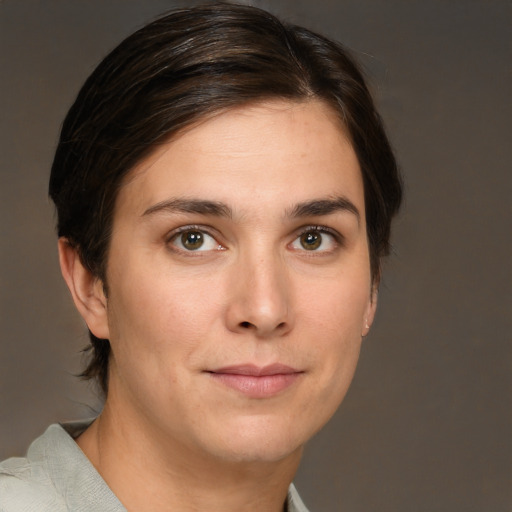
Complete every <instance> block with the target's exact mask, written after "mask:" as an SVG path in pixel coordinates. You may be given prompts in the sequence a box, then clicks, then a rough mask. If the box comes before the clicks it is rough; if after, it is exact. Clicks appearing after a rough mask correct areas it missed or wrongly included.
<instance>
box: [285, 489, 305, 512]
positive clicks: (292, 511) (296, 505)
mask: <svg viewBox="0 0 512 512" xmlns="http://www.w3.org/2000/svg"><path fill="white" fill-rule="evenodd" d="M287 510H288V512H309V511H308V509H307V508H306V505H304V502H303V501H302V500H301V498H300V496H299V493H298V492H297V489H296V488H295V486H294V485H293V484H290V487H289V488H288V502H287Z"/></svg>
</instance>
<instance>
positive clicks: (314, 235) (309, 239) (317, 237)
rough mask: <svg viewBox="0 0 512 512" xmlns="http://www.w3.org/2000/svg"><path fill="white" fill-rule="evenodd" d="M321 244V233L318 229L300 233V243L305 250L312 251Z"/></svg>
mask: <svg viewBox="0 0 512 512" xmlns="http://www.w3.org/2000/svg"><path fill="white" fill-rule="evenodd" d="M321 244H322V234H321V233H319V232H318V231H306V232H305V233H302V235H300V245H302V247H303V248H304V249H306V251H314V250H316V249H318V248H319V247H320V245H321Z"/></svg>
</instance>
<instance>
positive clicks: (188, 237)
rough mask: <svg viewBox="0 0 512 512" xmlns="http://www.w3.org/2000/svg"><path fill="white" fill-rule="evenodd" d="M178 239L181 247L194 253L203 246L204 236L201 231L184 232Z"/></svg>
mask: <svg viewBox="0 0 512 512" xmlns="http://www.w3.org/2000/svg"><path fill="white" fill-rule="evenodd" d="M180 238H181V244H182V245H183V247H184V248H185V249H188V250H189V251H196V250H197V249H200V248H201V247H202V245H203V244H204V235H203V233H201V231H185V232H184V233H182V234H181V237H180Z"/></svg>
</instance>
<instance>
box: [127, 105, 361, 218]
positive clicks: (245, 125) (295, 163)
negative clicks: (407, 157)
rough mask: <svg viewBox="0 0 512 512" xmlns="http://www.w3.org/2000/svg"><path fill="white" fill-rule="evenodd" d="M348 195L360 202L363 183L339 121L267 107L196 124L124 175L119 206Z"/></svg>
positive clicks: (323, 111) (321, 111)
mask: <svg viewBox="0 0 512 512" xmlns="http://www.w3.org/2000/svg"><path fill="white" fill-rule="evenodd" d="M338 188H339V189H340V190H335V189H338ZM329 191H331V192H330V193H329ZM292 192H293V194H292ZM283 194H284V195H283ZM347 194H348V195H351V196H353V199H356V198H357V199H358V200H362V196H363V194H362V179H361V172H360V169H359V164H358V161H357V157H356V155H355V153H354V151H353V148H352V145H351V143H350V140H349V137H348V136H347V133H346V130H345V128H344V126H343V124H342V123H341V121H340V120H339V117H338V116H337V114H336V113H335V112H334V111H333V110H332V109H331V108H330V107H329V106H327V105H326V104H325V103H324V102H321V101H318V100H314V101H307V102H301V103H296V102H285V101H267V102H261V103H257V104H253V105H249V106H242V107H238V108H234V109H230V110H227V111H224V112H222V113H221V114H218V115H216V116H214V117H211V118H208V119H205V120H202V121H200V122H198V123H196V124H194V125H193V126H191V127H189V128H187V129H185V130H183V131H182V132H180V133H179V134H178V135H177V136H174V137H173V138H172V140H169V141H167V142H166V143H164V144H162V145H160V146H158V147H157V148H156V149H155V150H154V152H153V153H152V154H151V155H150V156H149V157H147V158H145V159H144V160H142V161H141V162H140V163H139V164H138V165H137V166H136V167H135V168H134V169H133V170H132V171H131V172H130V173H129V175H128V179H127V180H126V181H125V183H124V185H123V187H122V188H121V191H120V194H119V197H118V206H119V207H121V206H122V205H123V204H125V203H126V201H129V202H130V203H131V205H130V206H131V207H132V208H135V209H137V210H138V211H139V213H140V212H142V211H143V210H144V209H145V208H147V207H148V206H150V205H151V204H154V203H157V202H158V201H163V200H166V199H167V197H168V196H169V195H172V196H181V197H187V196H194V197H195V196H198V195H201V196H204V195H206V196H209V197H212V198H214V199H216V200H219V201H223V202H226V203H228V204H232V203H233V202H235V203H238V204H239V205H244V204H245V205H248V204H250V203H251V202H253V201H255V200H256V199H258V198H259V199H260V200H262V201H266V202H272V201H274V202H282V201H283V199H284V198H285V197H286V196H290V199H292V197H291V196H296V197H294V200H296V201H298V202H300V201H302V200H307V199H308V198H310V197H311V196H315V195H318V196H326V195H333V196H334V195H347ZM299 196H304V197H299ZM235 206H236V205H235ZM359 206H360V207H361V206H362V205H361V204H360V205H359Z"/></svg>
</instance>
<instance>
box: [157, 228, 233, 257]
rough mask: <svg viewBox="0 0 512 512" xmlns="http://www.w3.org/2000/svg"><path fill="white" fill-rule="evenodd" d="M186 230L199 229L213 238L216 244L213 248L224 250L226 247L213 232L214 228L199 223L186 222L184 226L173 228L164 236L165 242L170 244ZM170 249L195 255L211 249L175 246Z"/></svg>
mask: <svg viewBox="0 0 512 512" xmlns="http://www.w3.org/2000/svg"><path fill="white" fill-rule="evenodd" d="M187 231H200V232H201V233H203V234H205V235H207V236H209V237H211V238H213V239H214V240H215V242H216V243H217V244H218V245H217V247H216V249H215V250H225V249H226V247H224V245H223V244H222V243H221V242H219V235H218V234H216V233H214V232H215V231H216V230H214V229H213V228H211V227H209V226H203V225H199V224H187V225H185V226H180V227H178V228H176V229H173V230H172V231H170V232H169V233H168V234H167V235H166V237H165V242H166V244H168V245H172V242H173V241H174V240H175V239H176V238H177V237H178V236H179V235H181V234H182V233H186V232H187ZM172 249H173V250H174V251H177V252H180V253H186V254H187V255H196V256H199V255H200V254H201V253H205V252H212V250H211V249H210V250H207V251H204V250H203V251H201V250H197V251H187V250H185V249H181V248H179V247H176V246H172Z"/></svg>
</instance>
